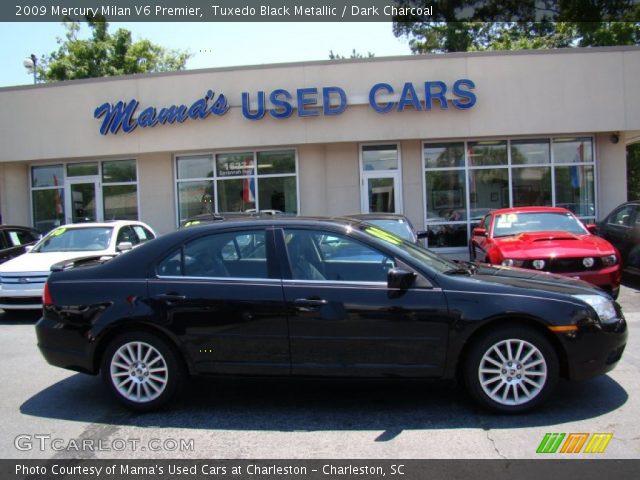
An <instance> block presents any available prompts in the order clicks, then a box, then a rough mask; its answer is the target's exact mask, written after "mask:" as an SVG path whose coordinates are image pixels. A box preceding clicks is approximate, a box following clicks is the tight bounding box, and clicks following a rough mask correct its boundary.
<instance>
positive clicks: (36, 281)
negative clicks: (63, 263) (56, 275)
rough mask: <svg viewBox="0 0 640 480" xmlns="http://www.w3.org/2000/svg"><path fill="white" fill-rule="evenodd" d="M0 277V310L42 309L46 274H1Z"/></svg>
mask: <svg viewBox="0 0 640 480" xmlns="http://www.w3.org/2000/svg"><path fill="white" fill-rule="evenodd" d="M1 277H2V280H1V281H2V283H0V308H1V309H3V310H38V309H40V308H42V292H43V291H44V284H45V281H46V274H45V275H43V274H41V273H34V274H32V275H29V274H28V273H27V274H21V275H17V274H3V275H2V276H1ZM31 277H33V278H31ZM23 279H24V283H23Z"/></svg>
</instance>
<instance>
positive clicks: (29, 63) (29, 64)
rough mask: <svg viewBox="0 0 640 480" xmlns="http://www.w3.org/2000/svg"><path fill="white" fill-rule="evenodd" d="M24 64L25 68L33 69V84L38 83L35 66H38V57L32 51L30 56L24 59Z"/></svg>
mask: <svg viewBox="0 0 640 480" xmlns="http://www.w3.org/2000/svg"><path fill="white" fill-rule="evenodd" d="M24 66H25V67H26V68H27V70H31V71H33V84H34V85H35V84H36V83H38V77H37V73H38V72H37V69H36V67H37V66H38V58H37V57H36V56H35V55H34V54H33V53H32V54H31V56H29V57H27V58H26V59H25V60H24Z"/></svg>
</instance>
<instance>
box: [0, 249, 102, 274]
mask: <svg viewBox="0 0 640 480" xmlns="http://www.w3.org/2000/svg"><path fill="white" fill-rule="evenodd" d="M94 255H110V253H109V251H108V250H98V251H91V252H87V251H84V252H78V251H74V252H44V253H40V252H28V253H25V254H23V255H20V256H19V257H16V258H14V259H12V260H9V261H8V262H5V263H3V264H2V265H0V273H18V272H48V271H49V269H50V268H51V266H52V265H53V264H55V263H58V262H63V261H66V260H71V259H72V258H79V257H88V256H94Z"/></svg>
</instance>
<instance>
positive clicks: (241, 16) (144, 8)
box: [0, 0, 434, 22]
mask: <svg viewBox="0 0 640 480" xmlns="http://www.w3.org/2000/svg"><path fill="white" fill-rule="evenodd" d="M403 4H404V7H403V6H402V5H403ZM409 8H411V9H412V10H410V12H411V13H410V14H411V16H418V17H424V18H425V19H426V20H427V21H428V20H429V18H430V17H431V15H432V14H433V8H434V7H432V6H430V5H429V4H427V3H424V2H406V1H395V0H355V1H354V2H344V1H335V0H322V1H321V0H289V1H283V0H14V1H3V2H2V3H1V4H0V21H3V22H22V21H24V22H62V21H65V20H75V21H85V20H86V17H87V16H90V17H99V16H102V17H105V18H106V20H107V21H109V22H145V21H148V22H190V21H191V22H233V21H236V22H305V21H310V22H340V21H346V22H359V21H362V22H376V21H392V20H393V18H394V17H397V16H404V15H405V14H408V13H409V10H407V9H409Z"/></svg>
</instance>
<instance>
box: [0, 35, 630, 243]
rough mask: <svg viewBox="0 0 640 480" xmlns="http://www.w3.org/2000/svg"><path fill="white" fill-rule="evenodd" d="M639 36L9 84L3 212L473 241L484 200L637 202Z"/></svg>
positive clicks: (0, 93) (2, 114) (581, 210)
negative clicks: (288, 218) (227, 222)
mask: <svg viewBox="0 0 640 480" xmlns="http://www.w3.org/2000/svg"><path fill="white" fill-rule="evenodd" d="M639 79H640V49H638V48H635V47H612V48H592V49H566V50H554V51H518V52H483V53H463V54H448V55H433V56H408V57H393V58H372V59H359V60H345V61H323V62H310V63H298V64H279V65H264V66H252V67H238V68H221V69H211V70H197V71H185V72H176V73H169V74H149V75H135V76H125V77H114V78H105V79H91V80H86V81H72V82H62V83H57V84H47V85H36V86H21V87H9V88H2V89H0V105H1V106H0V142H1V144H2V148H1V149H0V213H1V214H2V220H3V222H4V223H11V224H24V225H33V226H35V227H36V228H39V229H40V230H43V231H44V230H47V229H49V228H51V227H53V226H55V225H59V224H62V223H70V222H74V221H83V220H87V219H92V220H108V219H116V218H117V219H122V218H132V219H139V220H142V221H144V222H147V223H149V224H150V225H151V226H152V227H154V228H155V229H156V230H157V231H158V232H159V233H165V232H169V231H171V230H174V229H175V228H176V227H177V226H178V225H179V224H180V222H181V221H183V220H184V219H186V218H188V217H189V216H192V215H195V214H199V213H203V212H207V211H216V212H231V211H233V212H235V211H247V210H251V209H258V210H266V209H275V210H280V211H284V212H287V213H292V214H299V215H330V216H333V215H342V214H349V213H358V212H368V211H395V212H401V213H404V214H406V215H407V216H408V217H409V218H410V219H411V220H412V221H413V223H414V224H415V225H416V226H417V227H418V228H424V229H427V230H428V231H429V237H428V244H429V247H431V248H435V249H438V250H440V251H441V252H443V253H449V254H462V253H463V252H465V251H466V248H467V242H468V238H469V234H470V231H471V228H473V226H474V225H475V224H476V223H477V221H478V219H479V218H481V217H482V216H483V215H484V213H486V212H487V211H489V210H490V209H494V208H500V207H506V206H520V205H557V206H564V207H567V208H569V209H571V210H572V211H574V212H575V213H577V214H578V215H579V216H580V217H581V218H584V219H585V220H587V221H591V220H595V219H599V218H602V217H603V216H604V215H606V214H607V213H608V212H609V211H610V210H611V209H612V208H613V207H615V206H616V205H618V204H619V203H621V202H623V201H625V200H626V152H625V146H626V145H627V144H630V143H633V142H637V141H640V81H639Z"/></svg>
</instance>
